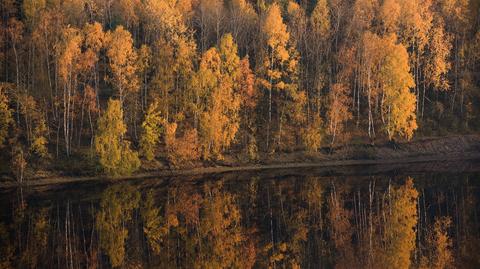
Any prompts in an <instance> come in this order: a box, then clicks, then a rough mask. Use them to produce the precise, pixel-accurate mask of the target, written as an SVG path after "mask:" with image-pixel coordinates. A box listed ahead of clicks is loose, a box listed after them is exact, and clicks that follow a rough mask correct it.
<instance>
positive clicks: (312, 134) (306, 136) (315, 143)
mask: <svg viewBox="0 0 480 269" xmlns="http://www.w3.org/2000/svg"><path fill="white" fill-rule="evenodd" d="M322 129H323V127H322V119H321V118H320V117H319V116H318V115H317V116H315V117H314V119H313V120H312V122H311V123H310V124H308V126H307V127H306V128H304V129H303V131H302V141H303V144H304V146H305V149H306V150H307V151H317V150H318V149H319V148H320V146H321V144H322V138H323V134H322Z"/></svg>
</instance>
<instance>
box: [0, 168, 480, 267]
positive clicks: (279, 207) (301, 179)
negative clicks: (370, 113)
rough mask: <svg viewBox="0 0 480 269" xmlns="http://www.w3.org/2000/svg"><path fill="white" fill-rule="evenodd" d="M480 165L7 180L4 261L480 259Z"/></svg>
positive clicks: (397, 262) (394, 262) (426, 263)
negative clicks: (52, 182) (10, 185)
mask: <svg viewBox="0 0 480 269" xmlns="http://www.w3.org/2000/svg"><path fill="white" fill-rule="evenodd" d="M479 170H480V163H479V162H471V161H468V162H444V163H424V164H416V165H412V164H403V165H397V166H387V167H385V166H354V167H339V168H332V169H328V168H308V169H307V168H302V169H297V170H276V171H272V170H269V171H252V172H242V173H238V172H237V173H226V174H220V175H218V174H217V175H208V176H198V177H174V178H161V179H158V178H156V179H155V178H152V179H145V180H135V181H131V182H122V183H115V182H111V181H103V182H96V183H92V182H89V183H76V184H65V185H57V186H43V187H42V186H36V187H30V188H28V187H25V188H17V189H4V190H1V189H0V195H1V196H0V197H1V198H0V208H1V211H0V212H1V215H0V216H1V219H0V268H110V267H112V266H113V267H121V268H252V267H253V268H269V267H270V268H409V267H411V268H453V267H457V268H480V251H479V250H480V235H479V213H480V211H479V199H480V192H479V186H480V171H479Z"/></svg>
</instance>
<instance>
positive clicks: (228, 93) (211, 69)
mask: <svg viewBox="0 0 480 269" xmlns="http://www.w3.org/2000/svg"><path fill="white" fill-rule="evenodd" d="M239 62H240V58H239V57H238V55H237V45H236V44H235V43H234V42H233V38H232V36H231V35H230V34H228V35H225V36H223V37H222V40H221V41H220V48H219V50H217V49H216V48H211V49H209V50H208V51H206V52H205V53H204V54H203V56H202V60H201V62H200V70H199V72H198V75H197V76H198V81H197V83H198V84H199V85H200V87H201V88H202V89H201V93H200V98H201V99H202V100H204V102H202V103H203V104H204V105H205V107H199V109H200V111H201V112H200V119H199V123H200V124H199V134H200V144H201V146H202V154H203V157H204V158H205V159H208V158H210V157H211V156H214V157H221V152H222V151H223V150H225V149H227V148H228V147H229V146H230V144H231V143H232V141H233V139H234V138H235V134H236V133H237V130H238V128H239V109H240V99H239V96H238V94H237V93H236V92H235V91H234V89H235V88H236V87H238V80H237V79H238V75H239Z"/></svg>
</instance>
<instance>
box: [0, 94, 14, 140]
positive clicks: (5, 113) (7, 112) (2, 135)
mask: <svg viewBox="0 0 480 269" xmlns="http://www.w3.org/2000/svg"><path fill="white" fill-rule="evenodd" d="M12 122H13V113H12V110H11V109H10V106H9V102H8V97H7V94H6V93H5V92H4V88H1V86H0V148H2V147H3V146H4V145H5V141H6V140H7V138H8V130H9V128H10V125H11V123H12Z"/></svg>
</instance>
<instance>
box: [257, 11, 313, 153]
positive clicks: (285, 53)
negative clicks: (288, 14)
mask: <svg viewBox="0 0 480 269" xmlns="http://www.w3.org/2000/svg"><path fill="white" fill-rule="evenodd" d="M260 31H261V33H262V42H263V43H262V44H261V46H262V47H261V53H260V58H259V65H258V66H259V70H258V72H259V74H260V76H259V83H260V85H261V86H262V87H263V88H264V89H265V90H266V92H268V94H267V97H266V98H267V106H268V110H267V134H266V136H267V137H266V147H267V149H269V147H270V146H269V145H271V144H270V140H271V137H270V132H271V129H272V126H271V125H272V114H273V112H275V113H276V116H277V119H278V126H277V129H276V130H275V131H276V136H275V138H276V139H275V140H276V143H275V146H280V145H281V138H282V123H284V122H286V121H287V117H295V116H299V114H298V113H295V112H298V111H299V110H298V108H301V107H302V106H303V105H304V103H302V101H303V102H304V101H305V99H304V95H303V96H302V93H299V92H298V58H297V57H298V53H297V51H296V50H295V48H294V47H293V46H291V45H290V44H289V39H290V34H289V32H288V31H287V26H286V25H285V24H284V23H283V19H282V16H281V12H280V7H279V6H278V5H277V4H272V5H271V6H270V8H269V9H268V11H267V13H266V14H265V16H264V18H263V19H262V22H261V27H260ZM294 121H295V122H297V123H299V124H301V122H302V121H301V120H300V121H299V119H295V120H294Z"/></svg>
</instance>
